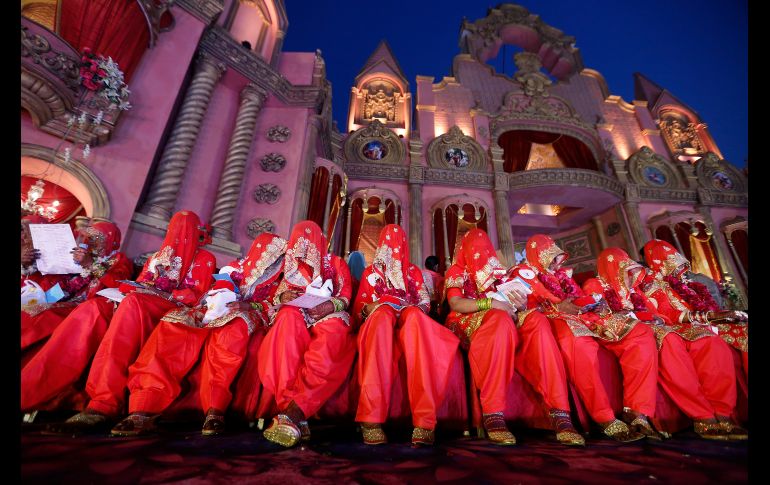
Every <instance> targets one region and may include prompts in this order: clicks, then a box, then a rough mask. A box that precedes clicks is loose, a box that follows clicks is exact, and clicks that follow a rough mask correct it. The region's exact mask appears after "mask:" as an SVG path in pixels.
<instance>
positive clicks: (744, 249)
mask: <svg viewBox="0 0 770 485" xmlns="http://www.w3.org/2000/svg"><path fill="white" fill-rule="evenodd" d="M730 239H732V241H733V247H735V252H736V253H737V254H738V259H739V263H740V264H741V266H743V271H744V272H746V273H748V272H749V234H748V233H747V232H746V231H744V230H742V229H738V230H737V231H733V233H732V234H731V235H730ZM746 283H748V281H747V282H746Z"/></svg>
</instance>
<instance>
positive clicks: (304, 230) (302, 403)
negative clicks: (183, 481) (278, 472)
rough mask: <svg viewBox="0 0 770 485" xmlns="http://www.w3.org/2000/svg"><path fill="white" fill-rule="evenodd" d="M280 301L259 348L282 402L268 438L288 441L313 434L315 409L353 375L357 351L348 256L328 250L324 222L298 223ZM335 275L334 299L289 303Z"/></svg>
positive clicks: (263, 374)
mask: <svg viewBox="0 0 770 485" xmlns="http://www.w3.org/2000/svg"><path fill="white" fill-rule="evenodd" d="M287 248H288V249H287V250H286V256H285V258H284V268H283V278H282V280H281V282H280V284H279V285H278V289H277V290H276V297H275V299H274V303H276V304H278V303H282V304H283V305H282V306H281V307H280V309H279V310H278V312H277V313H276V315H275V316H274V318H273V320H272V322H271V326H270V330H269V331H268V332H267V335H266V336H265V340H264V341H263V342H262V345H261V346H260V348H259V356H258V359H259V378H260V380H261V381H262V385H263V386H264V390H265V391H266V392H269V393H271V394H272V395H273V396H274V397H275V402H276V405H277V407H278V415H276V416H275V417H274V418H273V420H272V423H271V424H270V426H269V427H268V428H267V429H266V430H265V433H264V435H265V438H267V439H268V440H269V441H272V442H274V443H278V444H280V445H282V446H285V447H291V446H294V445H296V444H297V443H298V442H299V441H300V439H302V440H308V439H310V428H309V426H308V424H307V417H309V416H312V415H314V414H315V413H316V412H317V411H318V410H319V409H320V408H321V406H323V404H324V403H325V402H326V401H327V400H328V399H329V398H330V397H331V396H332V395H333V394H334V393H335V392H336V391H337V389H338V388H339V387H340V386H341V385H342V384H343V383H344V382H345V379H347V377H348V373H349V371H350V367H351V365H352V364H353V358H354V357H355V338H354V337H353V335H352V334H351V329H350V316H349V315H348V313H347V311H346V309H347V307H348V305H349V304H350V298H351V296H352V292H353V289H352V280H351V277H350V270H349V269H348V265H347V264H346V263H345V261H344V260H343V259H342V258H340V257H339V256H336V255H334V254H329V253H327V251H326V238H325V237H324V235H323V233H322V232H321V228H320V227H318V224H316V223H315V222H312V221H302V222H299V223H297V224H296V225H295V226H294V229H293V230H292V232H291V237H290V238H289V243H288V245H287ZM316 279H319V280H322V281H323V282H326V281H329V282H330V283H331V286H332V290H331V299H330V300H327V301H325V302H323V303H321V304H319V305H317V306H316V307H314V308H310V309H300V308H298V307H295V306H290V305H285V303H287V302H289V301H291V300H294V299H295V298H297V297H299V296H300V295H302V294H303V293H305V290H306V288H307V286H308V285H310V284H311V283H313V282H314V281H316Z"/></svg>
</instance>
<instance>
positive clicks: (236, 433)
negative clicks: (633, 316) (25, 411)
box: [21, 422, 749, 485]
mask: <svg viewBox="0 0 770 485" xmlns="http://www.w3.org/2000/svg"><path fill="white" fill-rule="evenodd" d="M161 424H162V423H161ZM41 426H42V425H29V426H26V427H25V428H24V429H23V430H22V435H21V446H22V448H21V457H22V464H21V478H22V481H23V482H24V483H36V482H37V483H42V482H46V483H51V482H57V483H74V482H77V483H148V484H153V483H169V482H177V481H182V482H184V483H188V484H189V483H192V484H196V483H233V482H238V483H276V484H277V483H280V484H287V483H330V484H331V483H377V484H395V483H417V484H421V485H424V484H426V483H434V482H442V483H443V482H448V483H452V482H454V483H507V484H516V483H525V484H528V483H534V484H537V483H548V484H550V483H557V484H559V483H564V484H567V483H576V482H578V483H601V484H615V483H617V484H629V483H633V484H641V483H647V484H661V483H682V484H687V485H694V484H700V483H730V484H738V483H748V481H749V477H748V465H747V455H748V443H746V442H743V443H733V442H716V441H705V440H701V439H699V438H697V437H696V435H695V434H693V433H692V432H684V433H679V434H678V435H676V436H675V437H674V438H673V439H670V440H666V441H664V442H662V443H661V442H650V441H641V442H638V443H635V444H630V445H619V444H616V443H615V442H613V441H611V440H609V439H604V438H601V437H600V436H599V435H596V434H594V435H592V436H591V437H590V438H589V440H588V446H587V447H586V448H585V449H575V448H568V447H564V446H561V445H559V444H557V443H555V442H554V441H553V437H552V434H551V433H549V432H546V431H539V430H513V431H514V433H515V434H516V437H517V439H518V441H519V444H518V445H517V446H514V447H509V448H500V447H496V446H494V445H490V444H487V443H486V442H485V441H484V440H480V439H469V438H462V437H461V436H457V434H456V433H451V432H447V435H446V436H440V435H439V436H438V439H439V440H440V441H439V442H438V445H436V446H435V447H434V448H427V449H412V448H411V447H410V446H409V444H408V440H409V431H411V430H410V429H407V428H400V429H399V431H400V432H398V431H394V430H393V429H392V428H391V429H387V428H386V430H388V431H389V438H390V439H391V443H389V444H387V445H383V446H381V447H368V446H365V445H363V444H360V436H359V435H358V434H356V432H355V430H354V428H353V426H352V425H350V424H346V425H342V426H333V425H330V424H323V425H322V424H315V425H314V424H313V423H312V422H311V427H312V431H313V439H312V441H311V444H310V445H309V446H305V447H304V448H299V447H298V448H295V449H290V450H284V449H283V448H280V447H278V446H275V445H273V444H272V443H270V442H268V441H266V440H265V439H264V438H263V437H262V435H261V432H257V431H256V430H255V429H248V428H243V427H241V428H239V429H235V430H233V431H232V432H231V433H228V434H226V435H222V436H217V437H209V438H204V437H202V436H201V435H200V431H199V428H198V426H197V425H193V424H184V425H180V424H172V423H167V424H166V430H165V431H164V432H163V433H161V434H158V435H155V436H152V437H144V438H133V439H129V438H110V437H107V436H106V435H104V434H102V435H92V436H83V437H78V438H73V437H70V436H46V435H43V434H41V433H40V431H39V429H41ZM234 427H235V426H234Z"/></svg>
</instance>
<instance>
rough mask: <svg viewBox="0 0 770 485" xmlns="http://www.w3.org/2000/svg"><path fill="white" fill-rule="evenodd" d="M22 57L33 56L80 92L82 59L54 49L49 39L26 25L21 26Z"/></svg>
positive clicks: (46, 68) (47, 69)
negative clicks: (35, 32)
mask: <svg viewBox="0 0 770 485" xmlns="http://www.w3.org/2000/svg"><path fill="white" fill-rule="evenodd" d="M51 35H54V36H55V34H51ZM73 52H74V51H73ZM74 54H77V52H74ZM21 57H22V58H24V57H31V58H32V62H34V63H35V64H37V65H39V66H41V67H43V68H44V69H45V70H46V71H48V72H50V73H51V74H53V75H54V76H56V77H57V78H59V79H60V80H61V81H62V82H63V83H64V84H65V85H66V86H67V87H68V88H70V89H71V90H72V91H73V92H74V93H78V92H80V59H79V58H78V57H75V56H73V55H67V54H65V53H63V52H59V51H56V50H53V49H52V48H51V43H50V42H49V41H48V39H46V38H45V37H43V36H42V35H39V34H34V33H31V32H30V31H29V28H28V27H26V26H24V25H22V26H21Z"/></svg>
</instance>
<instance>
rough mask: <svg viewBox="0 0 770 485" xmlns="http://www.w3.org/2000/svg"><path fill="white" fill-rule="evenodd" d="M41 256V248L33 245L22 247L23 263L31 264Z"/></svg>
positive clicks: (25, 264)
mask: <svg viewBox="0 0 770 485" xmlns="http://www.w3.org/2000/svg"><path fill="white" fill-rule="evenodd" d="M38 258H40V250H39V249H35V248H33V247H27V248H24V247H22V248H21V264H23V265H24V266H29V265H30V264H32V263H33V262H34V261H35V260H36V259H38Z"/></svg>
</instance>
